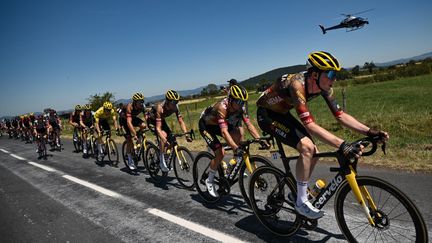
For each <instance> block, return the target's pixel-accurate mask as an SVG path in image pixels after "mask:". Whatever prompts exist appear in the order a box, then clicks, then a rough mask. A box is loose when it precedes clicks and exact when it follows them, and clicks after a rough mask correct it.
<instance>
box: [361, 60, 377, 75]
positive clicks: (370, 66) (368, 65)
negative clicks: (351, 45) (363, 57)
mask: <svg viewBox="0 0 432 243" xmlns="http://www.w3.org/2000/svg"><path fill="white" fill-rule="evenodd" d="M363 68H364V69H367V70H368V71H369V73H372V71H373V69H374V68H376V66H375V63H373V61H372V62H365V64H364V65H363Z"/></svg>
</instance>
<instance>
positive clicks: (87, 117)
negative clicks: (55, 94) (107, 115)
mask: <svg viewBox="0 0 432 243" xmlns="http://www.w3.org/2000/svg"><path fill="white" fill-rule="evenodd" d="M81 120H82V122H83V123H84V125H86V126H88V127H90V126H91V125H92V124H93V113H92V112H91V111H83V112H82V114H81Z"/></svg>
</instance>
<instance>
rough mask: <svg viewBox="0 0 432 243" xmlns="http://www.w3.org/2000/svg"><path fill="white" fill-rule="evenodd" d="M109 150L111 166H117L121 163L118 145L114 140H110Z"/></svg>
mask: <svg viewBox="0 0 432 243" xmlns="http://www.w3.org/2000/svg"><path fill="white" fill-rule="evenodd" d="M107 149H108V150H107V153H108V160H109V161H110V162H111V165H113V166H117V165H118V163H119V154H118V151H117V145H116V143H115V142H114V140H113V139H108V141H107Z"/></svg>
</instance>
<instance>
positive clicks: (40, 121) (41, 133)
mask: <svg viewBox="0 0 432 243" xmlns="http://www.w3.org/2000/svg"><path fill="white" fill-rule="evenodd" d="M47 128H48V122H47V121H46V120H45V119H44V117H43V115H39V116H37V118H36V120H35V122H34V125H33V130H34V131H33V133H34V134H36V138H39V139H37V149H36V153H39V147H40V142H41V139H44V138H46V136H47Z"/></svg>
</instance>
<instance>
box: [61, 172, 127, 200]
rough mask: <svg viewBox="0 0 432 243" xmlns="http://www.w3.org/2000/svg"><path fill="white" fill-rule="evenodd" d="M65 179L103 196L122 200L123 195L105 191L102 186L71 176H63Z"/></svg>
mask: <svg viewBox="0 0 432 243" xmlns="http://www.w3.org/2000/svg"><path fill="white" fill-rule="evenodd" d="M63 177H64V178H66V179H68V180H70V181H73V182H75V183H78V184H80V185H83V186H85V187H88V188H90V189H93V190H95V191H98V192H100V193H102V194H105V195H107V196H110V197H115V198H121V197H122V195H120V194H118V193H117V192H114V191H111V190H108V189H105V188H103V187H101V186H98V185H95V184H93V183H90V182H88V181H84V180H81V179H78V178H76V177H73V176H70V175H63Z"/></svg>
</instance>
